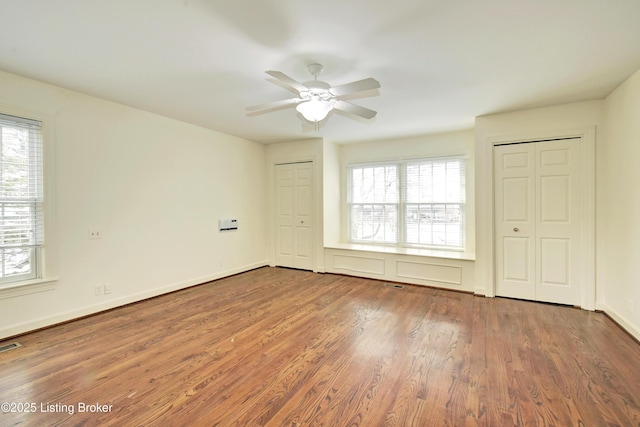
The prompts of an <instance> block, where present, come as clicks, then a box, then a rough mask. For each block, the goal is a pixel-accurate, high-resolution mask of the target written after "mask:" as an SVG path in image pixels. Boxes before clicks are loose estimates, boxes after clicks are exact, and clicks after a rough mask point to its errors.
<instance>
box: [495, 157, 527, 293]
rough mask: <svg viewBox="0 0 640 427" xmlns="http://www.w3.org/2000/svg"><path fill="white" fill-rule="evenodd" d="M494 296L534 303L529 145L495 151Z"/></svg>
mask: <svg viewBox="0 0 640 427" xmlns="http://www.w3.org/2000/svg"><path fill="white" fill-rule="evenodd" d="M494 157H495V158H494V165H495V216H496V260H498V262H497V268H496V294H497V295H503V296H510V297H513V298H523V299H535V286H536V278H535V223H536V221H535V209H534V208H535V153H534V147H533V144H515V145H504V146H500V147H496V148H495V151H494Z"/></svg>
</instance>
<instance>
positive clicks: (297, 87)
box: [266, 71, 309, 92]
mask: <svg viewBox="0 0 640 427" xmlns="http://www.w3.org/2000/svg"><path fill="white" fill-rule="evenodd" d="M266 73H267V74H269V75H270V76H271V77H275V78H276V79H278V80H279V81H280V82H282V83H284V84H286V85H287V86H289V87H291V88H292V89H295V90H296V91H298V92H306V91H308V90H309V89H308V88H307V87H306V86H305V85H303V84H302V83H300V82H297V81H295V80H293V79H292V78H291V77H289V76H287V75H286V74H284V73H282V72H280V71H267V72H266Z"/></svg>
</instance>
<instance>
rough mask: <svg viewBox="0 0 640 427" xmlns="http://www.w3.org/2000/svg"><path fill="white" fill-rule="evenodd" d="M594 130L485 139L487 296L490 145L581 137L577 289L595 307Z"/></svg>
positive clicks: (492, 262) (492, 289)
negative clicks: (581, 253)
mask: <svg viewBox="0 0 640 427" xmlns="http://www.w3.org/2000/svg"><path fill="white" fill-rule="evenodd" d="M595 136H596V130H595V127H588V128H577V129H567V130H562V131H545V132H530V133H526V134H519V135H503V136H495V137H490V138H488V139H487V145H486V147H487V149H488V150H490V153H487V154H489V155H488V156H487V157H486V158H487V159H491V160H490V162H491V186H490V200H489V201H488V202H489V203H488V206H487V208H488V209H489V210H490V212H491V215H490V218H491V225H490V228H491V229H490V231H489V232H488V234H487V239H488V242H487V243H488V244H487V246H486V247H487V248H488V247H490V249H491V250H490V253H489V254H487V258H490V259H487V279H488V280H489V281H488V283H490V286H489V287H488V289H487V291H488V292H487V296H490V297H493V296H495V295H496V280H495V277H496V273H495V268H496V259H495V209H494V203H495V194H494V185H493V182H494V175H495V172H494V171H495V165H494V164H493V151H494V146H496V145H501V144H505V143H517V142H531V141H537V140H545V139H554V138H571V137H580V138H582V141H581V144H582V149H581V150H580V153H581V159H580V160H581V163H582V177H581V179H582V183H583V187H582V191H583V194H582V209H581V213H582V218H581V223H582V226H581V234H582V238H583V239H584V240H583V241H584V247H583V250H584V262H583V263H582V265H581V272H582V277H583V283H582V287H581V288H582V289H581V307H582V308H583V309H585V310H595V308H596V307H595V305H596V285H595V283H596V282H595V247H596V246H595V241H596V240H595V236H596V235H595V211H596V206H595V194H596V185H595V172H596V167H595V153H596V150H595V142H596V138H595Z"/></svg>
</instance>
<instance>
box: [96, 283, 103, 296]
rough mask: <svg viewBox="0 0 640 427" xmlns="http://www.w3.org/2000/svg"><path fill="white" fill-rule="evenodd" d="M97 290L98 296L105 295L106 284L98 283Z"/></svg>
mask: <svg viewBox="0 0 640 427" xmlns="http://www.w3.org/2000/svg"><path fill="white" fill-rule="evenodd" d="M95 292H96V296H99V295H104V286H102V285H96V287H95Z"/></svg>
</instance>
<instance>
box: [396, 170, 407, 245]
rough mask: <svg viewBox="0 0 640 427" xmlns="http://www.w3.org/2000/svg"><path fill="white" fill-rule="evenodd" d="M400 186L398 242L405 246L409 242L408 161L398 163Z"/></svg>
mask: <svg viewBox="0 0 640 427" xmlns="http://www.w3.org/2000/svg"><path fill="white" fill-rule="evenodd" d="M398 174H399V177H398V186H399V187H400V188H399V189H398V190H399V191H398V194H399V200H398V244H399V245H400V246H405V245H406V242H407V236H406V234H407V225H406V220H407V216H406V214H407V208H406V201H407V195H406V191H407V189H406V187H407V185H406V182H407V181H406V180H407V167H406V163H404V162H402V163H400V164H399V165H398Z"/></svg>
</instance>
